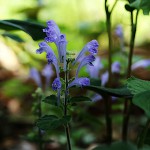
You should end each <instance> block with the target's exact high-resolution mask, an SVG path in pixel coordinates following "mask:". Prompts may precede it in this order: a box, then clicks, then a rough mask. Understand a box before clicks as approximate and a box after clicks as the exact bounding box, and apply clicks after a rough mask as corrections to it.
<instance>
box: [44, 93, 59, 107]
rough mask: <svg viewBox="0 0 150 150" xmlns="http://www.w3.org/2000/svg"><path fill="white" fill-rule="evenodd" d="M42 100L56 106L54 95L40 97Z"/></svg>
mask: <svg viewBox="0 0 150 150" xmlns="http://www.w3.org/2000/svg"><path fill="white" fill-rule="evenodd" d="M42 102H44V103H47V104H51V105H55V106H57V97H56V96H55V95H50V96H47V97H44V98H43V99H42Z"/></svg>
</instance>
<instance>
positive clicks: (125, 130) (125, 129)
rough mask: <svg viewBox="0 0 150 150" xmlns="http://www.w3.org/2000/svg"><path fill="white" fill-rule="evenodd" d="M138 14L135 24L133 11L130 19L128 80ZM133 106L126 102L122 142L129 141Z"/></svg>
mask: <svg viewBox="0 0 150 150" xmlns="http://www.w3.org/2000/svg"><path fill="white" fill-rule="evenodd" d="M138 14H139V10H137V12H136V18H135V23H134V16H133V12H132V11H131V18H130V20H131V37H130V51H129V59H128V70H127V78H129V77H130V76H131V66H132V58H133V50H134V43H135V36H136V29H137V21H138ZM131 106H132V102H131V100H125V102H124V112H123V113H124V118H123V128H122V140H123V141H126V140H127V135H128V124H129V118H130V109H131Z"/></svg>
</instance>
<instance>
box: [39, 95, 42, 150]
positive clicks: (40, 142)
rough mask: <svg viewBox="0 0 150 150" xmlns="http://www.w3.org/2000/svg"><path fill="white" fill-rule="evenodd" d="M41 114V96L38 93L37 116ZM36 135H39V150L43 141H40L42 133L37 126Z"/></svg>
mask: <svg viewBox="0 0 150 150" xmlns="http://www.w3.org/2000/svg"><path fill="white" fill-rule="evenodd" d="M41 116H42V107H41V96H39V95H38V118H41ZM38 136H39V141H38V142H39V150H43V143H42V133H41V129H39V128H38Z"/></svg>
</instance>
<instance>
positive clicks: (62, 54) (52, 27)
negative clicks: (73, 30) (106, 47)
mask: <svg viewBox="0 0 150 150" xmlns="http://www.w3.org/2000/svg"><path fill="white" fill-rule="evenodd" d="M43 32H45V33H46V36H47V37H45V41H46V42H54V43H55V44H56V46H57V49H58V54H59V60H60V63H64V70H66V45H67V41H66V36H65V35H64V34H61V32H60V29H59V27H58V26H57V24H56V23H55V22H54V21H53V20H50V21H48V22H47V28H45V29H43Z"/></svg>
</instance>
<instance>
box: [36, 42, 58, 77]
mask: <svg viewBox="0 0 150 150" xmlns="http://www.w3.org/2000/svg"><path fill="white" fill-rule="evenodd" d="M39 47H40V48H39V49H37V50H36V53H37V54H41V53H43V52H46V53H47V54H46V58H47V61H48V64H53V65H54V66H55V69H56V74H57V77H59V72H60V71H59V66H58V61H57V58H56V56H55V54H54V52H53V50H52V49H51V47H50V46H49V45H48V44H47V43H46V42H41V43H40V44H39Z"/></svg>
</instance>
